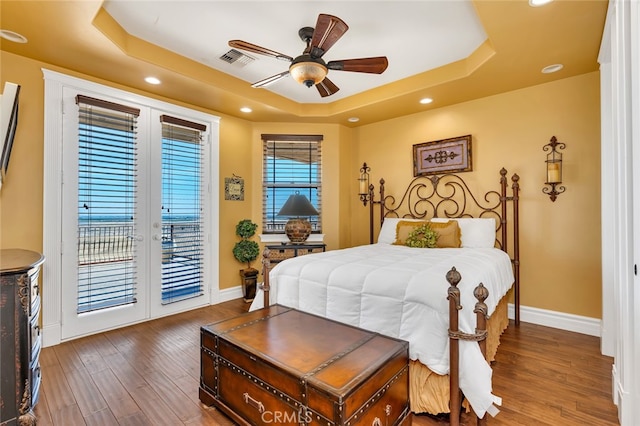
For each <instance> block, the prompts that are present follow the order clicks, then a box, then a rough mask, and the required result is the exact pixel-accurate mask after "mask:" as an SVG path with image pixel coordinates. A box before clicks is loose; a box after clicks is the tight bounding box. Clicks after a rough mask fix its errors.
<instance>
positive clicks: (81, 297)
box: [76, 95, 140, 313]
mask: <svg viewBox="0 0 640 426" xmlns="http://www.w3.org/2000/svg"><path fill="white" fill-rule="evenodd" d="M76 103H77V104H78V107H79V128H78V206H77V212H78V241H77V248H78V288H77V290H78V295H77V312H78V313H83V312H89V311H93V310H97V309H103V308H109V307H114V306H118V305H123V304H129V303H135V302H136V268H135V258H136V238H135V235H136V183H137V176H136V167H137V146H136V125H137V118H138V115H139V113H140V112H139V110H137V109H135V108H130V107H127V106H125V105H119V104H115V103H111V102H107V101H103V100H100V99H95V98H90V97H87V96H83V95H78V96H77V97H76Z"/></svg>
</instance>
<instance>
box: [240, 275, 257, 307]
mask: <svg viewBox="0 0 640 426" xmlns="http://www.w3.org/2000/svg"><path fill="white" fill-rule="evenodd" d="M240 280H241V284H242V299H243V300H244V301H245V302H246V303H249V302H252V301H253V299H254V298H255V297H256V287H257V285H258V270H257V269H255V268H247V269H241V270H240Z"/></svg>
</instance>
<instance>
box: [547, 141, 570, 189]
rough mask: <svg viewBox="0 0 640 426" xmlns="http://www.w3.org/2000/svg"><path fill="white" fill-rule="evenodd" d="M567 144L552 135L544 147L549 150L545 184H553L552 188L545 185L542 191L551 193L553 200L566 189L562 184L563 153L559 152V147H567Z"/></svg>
mask: <svg viewBox="0 0 640 426" xmlns="http://www.w3.org/2000/svg"><path fill="white" fill-rule="evenodd" d="M565 147H566V145H565V144H564V143H562V142H558V140H557V139H556V137H555V136H552V137H551V140H550V141H549V143H548V144H546V145H545V146H543V147H542V150H543V151H545V152H548V154H547V160H546V165H547V181H546V182H545V185H551V188H549V187H546V186H545V187H544V188H542V192H543V193H545V194H549V198H551V201H556V198H557V197H558V195H560V194H562V193H563V192H564V191H565V189H566V188H565V187H564V186H562V185H560V184H561V183H562V153H561V152H558V150H559V149H565Z"/></svg>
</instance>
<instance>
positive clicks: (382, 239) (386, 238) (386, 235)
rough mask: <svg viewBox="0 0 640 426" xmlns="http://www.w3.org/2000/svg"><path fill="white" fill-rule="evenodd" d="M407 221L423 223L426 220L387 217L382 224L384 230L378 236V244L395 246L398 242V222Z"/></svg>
mask: <svg viewBox="0 0 640 426" xmlns="http://www.w3.org/2000/svg"><path fill="white" fill-rule="evenodd" d="M401 220H405V221H407V222H423V221H425V220H426V219H410V218H404V217H385V218H384V222H382V228H380V233H379V234H378V244H393V243H394V241H395V240H396V227H397V226H398V222H400V221H401Z"/></svg>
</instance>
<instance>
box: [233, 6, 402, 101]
mask: <svg viewBox="0 0 640 426" xmlns="http://www.w3.org/2000/svg"><path fill="white" fill-rule="evenodd" d="M348 29H349V26H348V25H347V24H345V23H344V21H343V20H342V19H340V18H338V17H337V16H333V15H327V14H320V15H318V20H317V21H316V27H315V29H314V28H311V27H304V28H301V29H300V30H299V31H298V36H299V37H300V39H301V40H302V41H304V42H305V43H306V44H307V47H306V48H305V50H304V51H303V52H302V55H300V56H297V57H296V58H292V57H291V56H289V55H285V54H283V53H279V52H276V51H274V50H271V49H267V48H264V47H262V46H258V45H255V44H252V43H248V42H246V41H242V40H231V41H229V46H231V47H233V48H236V49H241V50H246V51H248V52H252V53H257V54H260V55H266V56H271V57H272V58H276V59H280V60H282V61H287V62H291V65H290V66H289V69H288V70H287V71H284V72H281V73H280V74H276V75H273V76H271V77H267V78H265V79H264V80H260V81H258V82H256V83H253V84H252V85H251V86H252V87H265V86H267V85H269V84H272V83H275V82H276V81H278V80H280V79H282V78H284V77H287V76H288V75H291V76H292V77H293V78H294V79H295V80H296V81H297V82H299V83H302V84H304V85H305V86H307V87H311V86H314V85H315V86H316V87H317V88H318V92H319V93H320V96H322V97H325V96H331V95H333V94H334V93H336V92H337V91H338V90H340V89H339V88H338V86H336V85H335V84H334V83H333V82H332V81H331V80H329V79H328V78H327V73H328V72H329V70H336V71H352V72H366V73H371V74H382V73H383V72H384V70H386V69H387V65H388V64H389V62H388V61H387V57H386V56H377V57H373V58H358V59H342V60H338V61H329V62H325V61H324V60H323V59H322V56H323V55H324V54H325V53H326V52H327V51H328V50H329V49H330V48H331V46H333V45H334V44H335V42H336V41H338V40H339V39H340V37H342V36H343V35H344V33H346V32H347V30H348Z"/></svg>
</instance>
